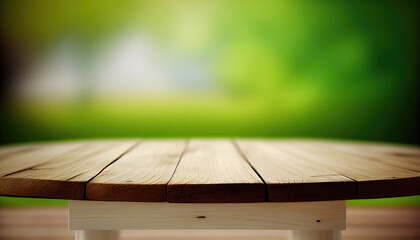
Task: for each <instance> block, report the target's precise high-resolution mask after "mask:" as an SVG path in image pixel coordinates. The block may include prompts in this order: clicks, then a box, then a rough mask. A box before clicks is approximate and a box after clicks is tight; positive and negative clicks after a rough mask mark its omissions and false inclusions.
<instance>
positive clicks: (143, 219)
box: [69, 201, 346, 230]
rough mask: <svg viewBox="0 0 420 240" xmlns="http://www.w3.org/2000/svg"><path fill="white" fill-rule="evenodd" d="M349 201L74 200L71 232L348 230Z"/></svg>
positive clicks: (70, 219)
mask: <svg viewBox="0 0 420 240" xmlns="http://www.w3.org/2000/svg"><path fill="white" fill-rule="evenodd" d="M345 227H346V203H345V201H323V202H295V203H218V204H214V203H191V204H188V203H166V202H164V203H147V202H145V203H140V202H110V201H101V202H98V201H69V229H74V230H95V229H101V230H124V229H160V230H162V229H291V230H295V229H305V230H343V229H345Z"/></svg>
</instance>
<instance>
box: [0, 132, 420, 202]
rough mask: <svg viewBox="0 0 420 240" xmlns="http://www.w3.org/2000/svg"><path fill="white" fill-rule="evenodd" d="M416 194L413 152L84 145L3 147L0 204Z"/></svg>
mask: <svg viewBox="0 0 420 240" xmlns="http://www.w3.org/2000/svg"><path fill="white" fill-rule="evenodd" d="M417 194H420V148H419V147H414V146H401V145H391V144H379V143H371V142H368V143H366V142H363V143H362V142H343V141H326V140H263V139H190V140H186V139H185V140H184V139H172V140H141V139H129V140H95V141H93V140H91V141H71V142H57V143H33V144H23V145H13V146H3V147H1V148H0V195H7V196H23V197H42V198H59V199H90V200H108V201H136V202H161V201H168V202H214V203H217V202H264V201H269V202H288V201H324V200H345V199H358V198H380V197H396V196H407V195H417Z"/></svg>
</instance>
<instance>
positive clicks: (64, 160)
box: [0, 141, 135, 199]
mask: <svg viewBox="0 0 420 240" xmlns="http://www.w3.org/2000/svg"><path fill="white" fill-rule="evenodd" d="M134 143H135V141H97V142H87V143H85V144H83V145H82V146H81V147H79V148H76V149H71V151H69V150H70V149H69V147H72V146H73V144H63V145H58V146H54V147H51V148H49V147H48V148H47V147H44V148H41V149H40V150H39V151H36V152H32V153H27V154H29V155H30V156H26V154H25V155H24V156H20V157H19V158H18V159H19V160H21V159H26V162H25V164H26V165H25V164H21V168H22V169H21V170H19V171H15V172H13V173H9V174H7V175H4V176H3V177H1V178H0V193H1V194H4V193H6V194H7V195H12V196H29V197H46V198H64V199H85V185H86V182H88V181H89V180H91V179H92V178H93V177H94V176H96V175H97V174H98V173H99V172H100V171H102V170H103V169H104V168H105V167H106V166H107V165H108V164H110V163H112V162H113V161H115V160H117V159H118V158H119V157H120V156H121V155H123V154H124V153H125V152H126V151H127V150H128V149H129V148H130V147H132V146H133V145H134ZM75 145H79V144H75ZM49 149H52V150H53V151H52V152H50V151H49ZM64 150H66V151H64ZM38 152H39V153H38ZM63 152H65V153H64V154H63ZM53 153H54V156H55V157H54V158H51V157H50V155H52V154H53ZM58 153H60V154H58ZM49 154H50V155H49ZM46 155H48V156H49V158H45V156H46ZM33 156H34V157H33ZM12 159H13V158H12ZM33 159H36V163H37V164H35V165H34V163H33ZM41 160H42V161H41ZM5 161H8V160H7V159H6V160H5ZM2 162H3V161H2ZM21 162H23V161H20V162H19V163H21ZM14 166H15V164H13V167H14ZM8 167H9V166H8V165H6V167H5V168H6V169H8ZM15 169H16V168H14V170H15Z"/></svg>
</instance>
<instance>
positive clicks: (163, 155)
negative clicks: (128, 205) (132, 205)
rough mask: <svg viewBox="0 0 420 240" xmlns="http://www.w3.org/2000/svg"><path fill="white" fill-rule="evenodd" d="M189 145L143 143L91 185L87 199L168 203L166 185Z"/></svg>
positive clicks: (181, 142) (182, 143) (91, 182)
mask: <svg viewBox="0 0 420 240" xmlns="http://www.w3.org/2000/svg"><path fill="white" fill-rule="evenodd" d="M186 144H187V141H185V140H162V141H144V142H142V143H140V144H139V145H138V146H136V148H134V149H132V150H131V151H130V152H128V153H127V154H125V155H124V156H122V157H121V158H120V159H119V160H118V161H117V162H115V163H114V164H112V165H110V166H109V167H108V168H106V169H105V170H104V171H103V172H101V173H100V174H99V175H98V176H96V177H95V178H94V179H93V180H92V181H90V182H89V183H88V184H87V196H86V197H87V199H95V200H112V201H134V202H135V201H137V202H163V201H166V185H167V184H168V182H169V180H170V179H171V177H172V174H173V173H174V171H175V168H176V166H177V164H178V162H179V160H180V159H181V156H182V153H183V152H184V150H185V147H186Z"/></svg>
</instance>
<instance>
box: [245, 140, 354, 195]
mask: <svg viewBox="0 0 420 240" xmlns="http://www.w3.org/2000/svg"><path fill="white" fill-rule="evenodd" d="M237 144H238V148H239V149H240V151H241V152H242V153H243V154H244V156H245V158H246V159H247V160H248V161H249V162H250V164H251V165H252V166H253V167H254V168H255V170H256V171H257V172H258V173H259V174H260V175H261V177H262V178H263V179H264V181H265V183H266V184H267V191H268V201H271V202H279V201H283V202H290V201H321V200H340V199H352V198H356V196H357V183H356V182H354V180H352V179H350V178H348V177H345V176H343V175H341V174H339V173H338V172H336V171H332V170H330V169H326V168H325V167H323V166H322V165H319V164H317V163H316V162H313V161H306V160H305V159H303V158H300V157H298V156H296V155H293V154H292V153H290V152H289V151H288V150H287V148H286V147H285V146H284V145H283V144H275V145H274V144H272V141H261V140H238V141H237Z"/></svg>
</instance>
